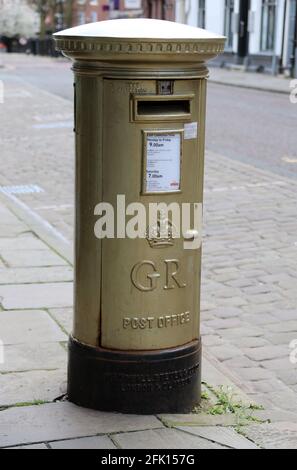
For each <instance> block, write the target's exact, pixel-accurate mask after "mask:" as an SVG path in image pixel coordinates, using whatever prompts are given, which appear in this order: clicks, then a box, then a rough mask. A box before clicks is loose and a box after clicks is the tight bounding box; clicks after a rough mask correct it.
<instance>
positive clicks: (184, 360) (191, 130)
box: [55, 19, 225, 414]
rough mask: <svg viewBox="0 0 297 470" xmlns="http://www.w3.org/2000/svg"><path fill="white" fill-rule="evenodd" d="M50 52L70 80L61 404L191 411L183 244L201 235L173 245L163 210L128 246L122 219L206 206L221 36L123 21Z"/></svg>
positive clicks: (196, 288) (192, 318)
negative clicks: (66, 353) (72, 230)
mask: <svg viewBox="0 0 297 470" xmlns="http://www.w3.org/2000/svg"><path fill="white" fill-rule="evenodd" d="M55 40H56V44H57V48H58V50H60V51H62V52H63V53H64V54H65V55H66V56H67V57H70V58H71V59H73V61H74V65H73V70H74V73H75V135H76V265H75V320H74V331H73V336H72V337H71V339H70V346H69V350H70V358H69V376H68V395H69V399H70V400H71V401H73V402H74V403H77V404H78V405H82V406H86V407H90V408H96V409H101V410H110V411H121V412H128V413H129V412H131V413H145V414H147V413H165V412H187V411H190V410H191V409H192V407H193V406H194V405H195V404H197V403H198V402H199V400H200V389H201V340H200V331H199V330H200V327H199V323H200V318H199V317H200V273H201V246H198V247H196V249H185V242H186V241H187V240H188V241H189V240H190V239H191V238H193V239H195V237H197V236H198V234H197V230H196V232H195V231H194V230H189V231H188V232H184V231H182V236H177V235H176V234H175V233H174V230H175V229H176V226H175V225H174V223H173V222H176V220H178V219H174V221H173V216H172V214H173V213H172V212H171V211H169V212H167V213H165V214H164V212H162V211H163V209H162V210H160V211H159V212H158V217H157V219H155V221H156V222H155V224H150V221H151V219H149V218H148V219H145V223H144V225H143V227H142V229H141V228H140V227H139V224H138V229H139V232H140V236H139V237H132V238H131V237H128V236H127V234H126V228H125V224H124V222H125V220H126V219H125V210H126V208H127V207H130V208H131V212H129V214H130V219H131V216H133V210H132V208H133V207H134V208H135V206H129V205H131V204H132V205H133V204H135V203H141V204H142V207H143V210H144V211H145V214H148V213H149V210H150V207H151V205H152V204H160V203H161V204H166V207H167V208H168V206H169V205H171V204H173V205H175V207H176V205H177V206H178V207H179V208H183V207H185V206H184V205H185V204H187V205H189V204H190V205H191V207H192V208H193V210H194V211H195V210H198V211H199V207H200V208H201V207H202V203H203V173H204V134H205V103H206V79H207V74H208V71H207V68H206V66H205V62H206V61H207V60H209V59H211V58H214V57H215V56H217V55H218V54H220V53H221V52H222V51H223V49H224V43H225V38H223V37H221V36H217V35H214V34H211V33H208V32H206V31H204V30H201V29H197V28H193V27H189V26H185V25H180V24H176V23H171V22H166V21H159V20H147V19H146V20H144V19H143V20H142V19H133V20H132V19H131V20H113V21H105V22H101V23H93V24H89V25H85V26H79V27H76V28H72V29H69V30H66V31H62V32H60V33H57V34H56V35H55ZM102 203H104V204H106V207H107V206H108V208H110V207H112V208H113V210H114V212H115V218H116V221H115V227H114V228H115V231H114V234H113V235H114V238H112V234H110V233H109V236H106V238H103V239H102V231H104V230H106V229H107V224H105V225H103V224H102V217H103V211H102V209H100V208H99V205H100V204H102ZM170 207H171V208H172V207H173V206H170ZM106 211H107V209H106ZM104 214H105V213H104ZM99 215H100V216H101V218H100V217H99ZM105 215H106V214H105ZM165 215H166V217H165ZM192 215H193V214H192ZM168 216H169V217H168ZM123 218H124V220H123ZM162 218H163V219H164V220H165V219H166V226H167V229H168V230H167V232H166V234H165V235H164V233H162V229H161V227H162V226H163V221H162ZM127 220H128V221H129V217H128V218H127ZM147 220H149V222H148V221H147ZM121 222H123V223H121ZM97 224H99V225H97ZM100 224H101V225H100ZM123 224H124V225H123ZM100 226H101V236H100V233H99V236H98V231H99V232H100ZM123 227H124V228H123ZM96 228H97V231H96ZM109 228H110V227H109ZM111 228H112V224H111ZM141 230H142V232H141ZM95 234H96V235H97V236H95ZM141 235H142V236H141Z"/></svg>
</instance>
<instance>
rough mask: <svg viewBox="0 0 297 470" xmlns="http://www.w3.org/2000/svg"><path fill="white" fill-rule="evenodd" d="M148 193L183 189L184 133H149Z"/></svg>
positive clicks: (147, 157)
mask: <svg viewBox="0 0 297 470" xmlns="http://www.w3.org/2000/svg"><path fill="white" fill-rule="evenodd" d="M146 144H147V147H146V148H147V155H146V193H164V192H166V193H172V192H176V191H180V190H181V155H182V133H181V132H177V133H170V134H165V133H164V134H147V141H146Z"/></svg>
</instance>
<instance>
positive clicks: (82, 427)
mask: <svg viewBox="0 0 297 470" xmlns="http://www.w3.org/2000/svg"><path fill="white" fill-rule="evenodd" d="M0 414H1V420H0V447H9V446H17V445H24V444H32V443H43V442H51V441H58V440H62V439H74V438H79V437H91V436H94V435H98V434H110V433H119V432H132V431H139V430H147V429H157V428H162V423H161V422H160V421H159V420H158V419H157V418H156V417H154V416H135V415H121V414H113V413H101V412H99V411H93V410H87V409H83V408H80V407H77V406H75V405H73V404H71V403H67V402H64V403H51V404H45V405H40V406H29V407H23V408H11V409H9V410H5V411H1V412H0ZM20 423H21V426H20Z"/></svg>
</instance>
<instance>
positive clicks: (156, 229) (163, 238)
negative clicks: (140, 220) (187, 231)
mask: <svg viewBox="0 0 297 470" xmlns="http://www.w3.org/2000/svg"><path fill="white" fill-rule="evenodd" d="M174 238H175V229H174V226H173V224H172V222H171V221H170V220H169V219H165V218H160V219H158V221H157V224H156V225H154V226H152V227H148V229H147V232H146V239H147V241H148V243H149V245H150V247H151V248H169V247H172V246H174Z"/></svg>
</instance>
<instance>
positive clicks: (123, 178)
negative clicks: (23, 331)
mask: <svg viewBox="0 0 297 470" xmlns="http://www.w3.org/2000/svg"><path fill="white" fill-rule="evenodd" d="M139 86H140V87H141V89H143V90H145V94H146V95H148V94H150V93H154V91H155V86H156V82H155V80H149V81H141V82H139ZM198 90H199V82H198V81H195V80H180V81H178V82H176V83H175V92H177V93H178V94H189V93H194V94H195V100H194V103H193V112H192V116H191V119H192V120H193V121H199V115H200V106H201V105H200V103H201V102H203V100H200V99H199V95H198V92H197V91H198ZM103 95H104V104H103V107H104V118H105V121H104V129H103V142H104V148H103V154H104V161H103V200H104V201H106V202H109V203H111V204H112V205H113V206H114V207H116V203H117V195H118V194H124V195H125V196H126V205H128V204H130V203H133V202H135V201H139V202H141V203H142V204H143V205H144V206H145V207H146V209H147V210H148V205H149V203H152V202H166V203H167V204H171V203H175V202H177V203H179V204H182V203H186V202H192V203H194V202H202V199H201V194H200V193H199V187H198V184H197V183H198V175H199V173H200V172H202V173H203V155H200V154H199V141H198V139H194V140H188V141H184V143H183V148H184V158H183V165H182V172H183V182H184V185H183V191H182V192H181V193H179V194H175V193H167V194H163V195H158V194H154V195H143V194H141V192H142V177H141V175H143V162H142V154H143V138H142V136H143V132H154V131H155V129H156V125H155V123H154V124H153V125H151V124H150V123H143V122H136V123H134V124H131V123H130V119H129V99H130V89H129V83H128V82H126V81H125V80H116V81H113V80H104V92H103ZM180 129H181V123H180V122H176V123H172V122H170V123H168V122H167V121H166V118H165V119H164V122H159V123H158V132H165V133H166V132H168V131H170V132H173V131H176V132H180ZM202 139H203V137H202ZM202 177H203V176H202V174H201V179H202ZM183 242H184V240H183V239H182V238H180V239H176V240H174V243H173V246H165V247H163V248H161V249H153V248H152V247H151V246H150V244H149V243H148V241H147V240H146V239H136V240H129V239H127V238H125V239H114V240H109V239H106V240H103V242H102V257H103V258H102V318H101V328H102V330H101V346H102V347H104V348H109V349H120V350H158V349H166V348H170V347H175V346H181V345H183V344H187V343H189V342H191V341H193V340H194V339H198V338H199V336H200V333H199V328H198V323H199V320H198V318H199V275H200V263H201V254H200V251H185V250H184V247H183ZM131 281H132V282H131ZM180 319H181V320H180Z"/></svg>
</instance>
